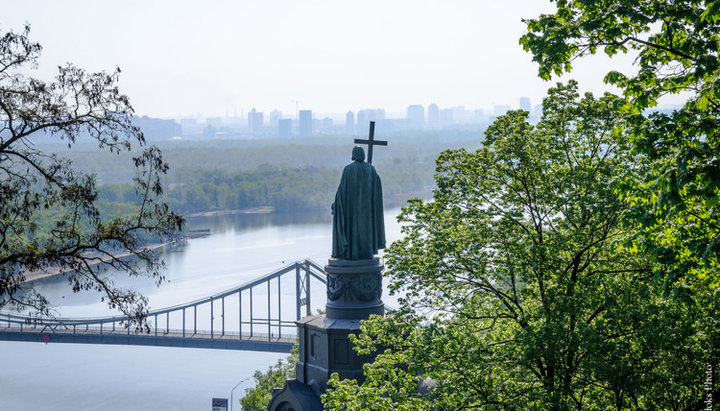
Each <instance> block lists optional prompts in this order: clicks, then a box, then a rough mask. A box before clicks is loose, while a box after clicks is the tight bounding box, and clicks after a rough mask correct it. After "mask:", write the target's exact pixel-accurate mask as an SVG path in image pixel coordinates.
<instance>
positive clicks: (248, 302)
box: [0, 260, 326, 352]
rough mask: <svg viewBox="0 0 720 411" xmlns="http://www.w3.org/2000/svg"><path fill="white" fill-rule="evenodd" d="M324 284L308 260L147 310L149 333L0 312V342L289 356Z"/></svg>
mask: <svg viewBox="0 0 720 411" xmlns="http://www.w3.org/2000/svg"><path fill="white" fill-rule="evenodd" d="M325 282H326V273H325V270H324V269H323V267H321V266H320V265H318V264H317V263H315V262H314V261H312V260H304V261H297V262H295V263H292V264H289V265H287V266H285V267H283V268H281V269H279V270H277V271H275V272H272V273H270V274H267V275H264V276H262V277H260V278H257V279H255V280H253V281H250V282H248V283H245V284H242V285H240V286H238V287H235V288H232V289H230V290H227V291H224V292H221V293H218V294H215V295H211V296H209V297H205V298H202V299H199V300H195V301H192V302H189V303H186V304H181V305H176V306H173V307H168V308H163V309H160V310H154V311H151V312H150V313H149V314H148V317H147V319H148V325H149V326H150V332H149V333H137V332H135V331H133V330H132V329H130V328H128V327H126V325H127V323H128V318H127V317H105V318H60V317H56V318H35V317H29V316H23V315H16V314H9V313H0V340H5V341H34V342H45V343H87V344H125V345H154V346H163V347H194V348H220V349H233V350H253V351H272V352H290V349H291V348H292V345H293V344H294V342H295V339H296V336H297V329H296V327H295V321H296V320H299V319H300V318H302V317H303V316H305V315H309V314H310V313H311V289H312V291H313V293H315V294H316V295H317V294H318V293H322V294H324V293H325V289H326V287H325ZM313 283H315V285H314V286H313V287H311V285H312V284H313ZM322 301H323V302H324V296H323V297H322ZM316 306H317V304H316Z"/></svg>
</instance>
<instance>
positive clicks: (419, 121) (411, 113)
mask: <svg viewBox="0 0 720 411" xmlns="http://www.w3.org/2000/svg"><path fill="white" fill-rule="evenodd" d="M407 120H408V127H409V128H411V129H420V128H423V127H424V126H425V107H423V106H421V105H420V104H413V105H410V106H408V108H407Z"/></svg>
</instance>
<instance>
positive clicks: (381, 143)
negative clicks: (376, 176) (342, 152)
mask: <svg viewBox="0 0 720 411" xmlns="http://www.w3.org/2000/svg"><path fill="white" fill-rule="evenodd" d="M374 137H375V122H374V121H371V122H370V136H369V137H368V139H367V140H364V139H361V138H356V139H355V144H367V145H368V160H367V162H368V163H370V164H372V153H373V146H386V145H387V141H381V140H374Z"/></svg>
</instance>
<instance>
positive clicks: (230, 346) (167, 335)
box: [0, 327, 296, 353]
mask: <svg viewBox="0 0 720 411" xmlns="http://www.w3.org/2000/svg"><path fill="white" fill-rule="evenodd" d="M0 340H5V341H29V342H45V343H79V344H121V345H152V346H158V347H187V348H218V349H226V350H248V351H270V352H287V353H289V352H290V349H291V348H292V346H293V344H294V343H295V340H296V337H295V336H287V335H284V336H281V337H277V336H272V335H271V336H269V337H268V335H263V334H257V333H255V334H254V335H250V334H243V335H238V334H237V333H235V334H225V335H218V334H213V335H211V334H210V333H197V334H191V333H185V335H184V336H183V333H182V332H177V331H171V332H163V333H158V335H157V336H156V335H155V334H153V333H150V334H144V333H133V332H130V333H129V334H128V332H127V330H115V331H112V330H102V331H100V330H98V329H89V330H84V329H82V330H79V329H78V330H76V331H74V332H73V330H72V329H70V330H63V329H56V330H44V331H43V330H41V329H40V328H37V329H32V328H29V329H28V328H23V329H20V328H18V327H7V328H0Z"/></svg>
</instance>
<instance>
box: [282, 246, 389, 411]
mask: <svg viewBox="0 0 720 411" xmlns="http://www.w3.org/2000/svg"><path fill="white" fill-rule="evenodd" d="M383 269H384V266H383V264H382V263H381V262H380V259H379V258H377V257H375V258H372V259H367V260H338V259H335V258H331V259H330V260H329V262H328V265H326V266H325V271H326V272H327V274H328V278H327V300H328V302H327V304H326V306H325V314H323V315H312V316H309V317H305V318H303V319H301V320H299V321H297V323H296V324H297V325H298V336H299V339H300V360H299V361H298V364H297V369H296V379H295V380H289V381H288V382H287V383H286V384H285V387H284V388H283V389H282V390H277V391H276V392H274V393H273V397H272V399H271V400H270V404H268V410H291V409H293V410H296V411H300V409H303V410H315V409H318V410H320V409H322V407H321V406H320V405H319V404H320V403H319V398H320V395H321V394H322V393H324V392H325V391H326V390H327V382H328V380H329V379H330V375H331V374H332V373H334V372H337V373H338V374H339V376H340V379H347V378H352V379H356V380H358V382H362V380H363V379H364V376H363V369H362V366H363V364H365V363H366V362H368V361H371V360H372V358H369V357H360V356H358V355H357V353H356V352H355V351H354V350H353V349H352V343H351V342H350V339H349V337H348V336H349V335H350V334H353V333H354V334H357V333H358V332H359V330H360V321H361V320H365V319H367V318H368V317H370V315H371V314H378V315H384V314H385V305H384V304H383V302H382V300H381V299H380V298H381V296H382V271H383ZM298 384H300V385H298ZM313 395H314V396H315V400H312V401H311V399H312V397H313ZM298 396H300V397H301V398H300V397H298ZM300 400H302V401H300ZM301 402H302V403H303V404H315V405H306V406H307V407H309V408H306V406H302V407H301V408H297V407H298V406H299V404H301ZM293 404H297V405H293Z"/></svg>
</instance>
